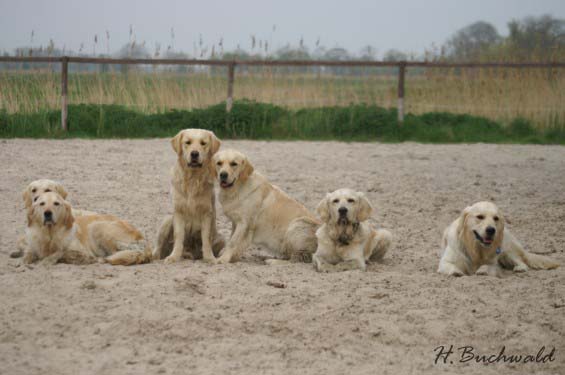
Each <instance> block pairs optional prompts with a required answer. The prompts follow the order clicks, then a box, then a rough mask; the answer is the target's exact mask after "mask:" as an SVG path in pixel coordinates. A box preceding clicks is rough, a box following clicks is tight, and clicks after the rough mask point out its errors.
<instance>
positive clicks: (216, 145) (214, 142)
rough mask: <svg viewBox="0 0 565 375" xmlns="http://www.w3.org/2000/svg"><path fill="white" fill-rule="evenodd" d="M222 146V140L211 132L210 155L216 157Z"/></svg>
mask: <svg viewBox="0 0 565 375" xmlns="http://www.w3.org/2000/svg"><path fill="white" fill-rule="evenodd" d="M221 145H222V142H221V141H220V139H219V138H218V137H216V134H214V132H212V131H211V132H210V155H214V154H215V153H216V152H218V151H219V150H220V146H221Z"/></svg>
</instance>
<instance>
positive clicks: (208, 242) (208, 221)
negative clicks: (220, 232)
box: [200, 215, 217, 264]
mask: <svg viewBox="0 0 565 375" xmlns="http://www.w3.org/2000/svg"><path fill="white" fill-rule="evenodd" d="M212 220H213V217H212V216H211V215H206V216H204V217H203V218H202V229H201V231H200V234H201V236H202V260H203V261H204V262H206V263H211V264H216V263H217V259H216V258H215V257H214V252H213V251H212V238H211V236H212V230H213V224H214V223H213V222H212Z"/></svg>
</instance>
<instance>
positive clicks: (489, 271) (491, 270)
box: [475, 265, 500, 277]
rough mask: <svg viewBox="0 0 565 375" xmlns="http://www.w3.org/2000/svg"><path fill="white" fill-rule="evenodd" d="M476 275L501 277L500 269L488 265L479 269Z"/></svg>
mask: <svg viewBox="0 0 565 375" xmlns="http://www.w3.org/2000/svg"><path fill="white" fill-rule="evenodd" d="M475 275H477V276H494V277H500V271H499V268H498V267H496V266H488V265H482V266H480V267H479V269H478V270H477V271H476V272H475Z"/></svg>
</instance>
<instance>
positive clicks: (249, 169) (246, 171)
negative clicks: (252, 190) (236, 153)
mask: <svg viewBox="0 0 565 375" xmlns="http://www.w3.org/2000/svg"><path fill="white" fill-rule="evenodd" d="M241 163H242V164H243V170H242V171H241V173H240V174H239V179H240V180H241V182H244V181H245V180H247V179H248V178H249V176H251V174H252V173H253V171H254V169H253V164H251V163H250V162H249V159H247V158H245V159H243V160H242V162H241Z"/></svg>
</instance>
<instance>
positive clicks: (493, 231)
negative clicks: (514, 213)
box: [485, 227, 496, 236]
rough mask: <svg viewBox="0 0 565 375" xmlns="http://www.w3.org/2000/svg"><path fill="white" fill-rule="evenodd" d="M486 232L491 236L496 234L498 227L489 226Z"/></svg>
mask: <svg viewBox="0 0 565 375" xmlns="http://www.w3.org/2000/svg"><path fill="white" fill-rule="evenodd" d="M485 232H486V233H487V234H488V235H489V236H494V234H495V233H496V229H495V228H494V227H487V229H486V230H485Z"/></svg>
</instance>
